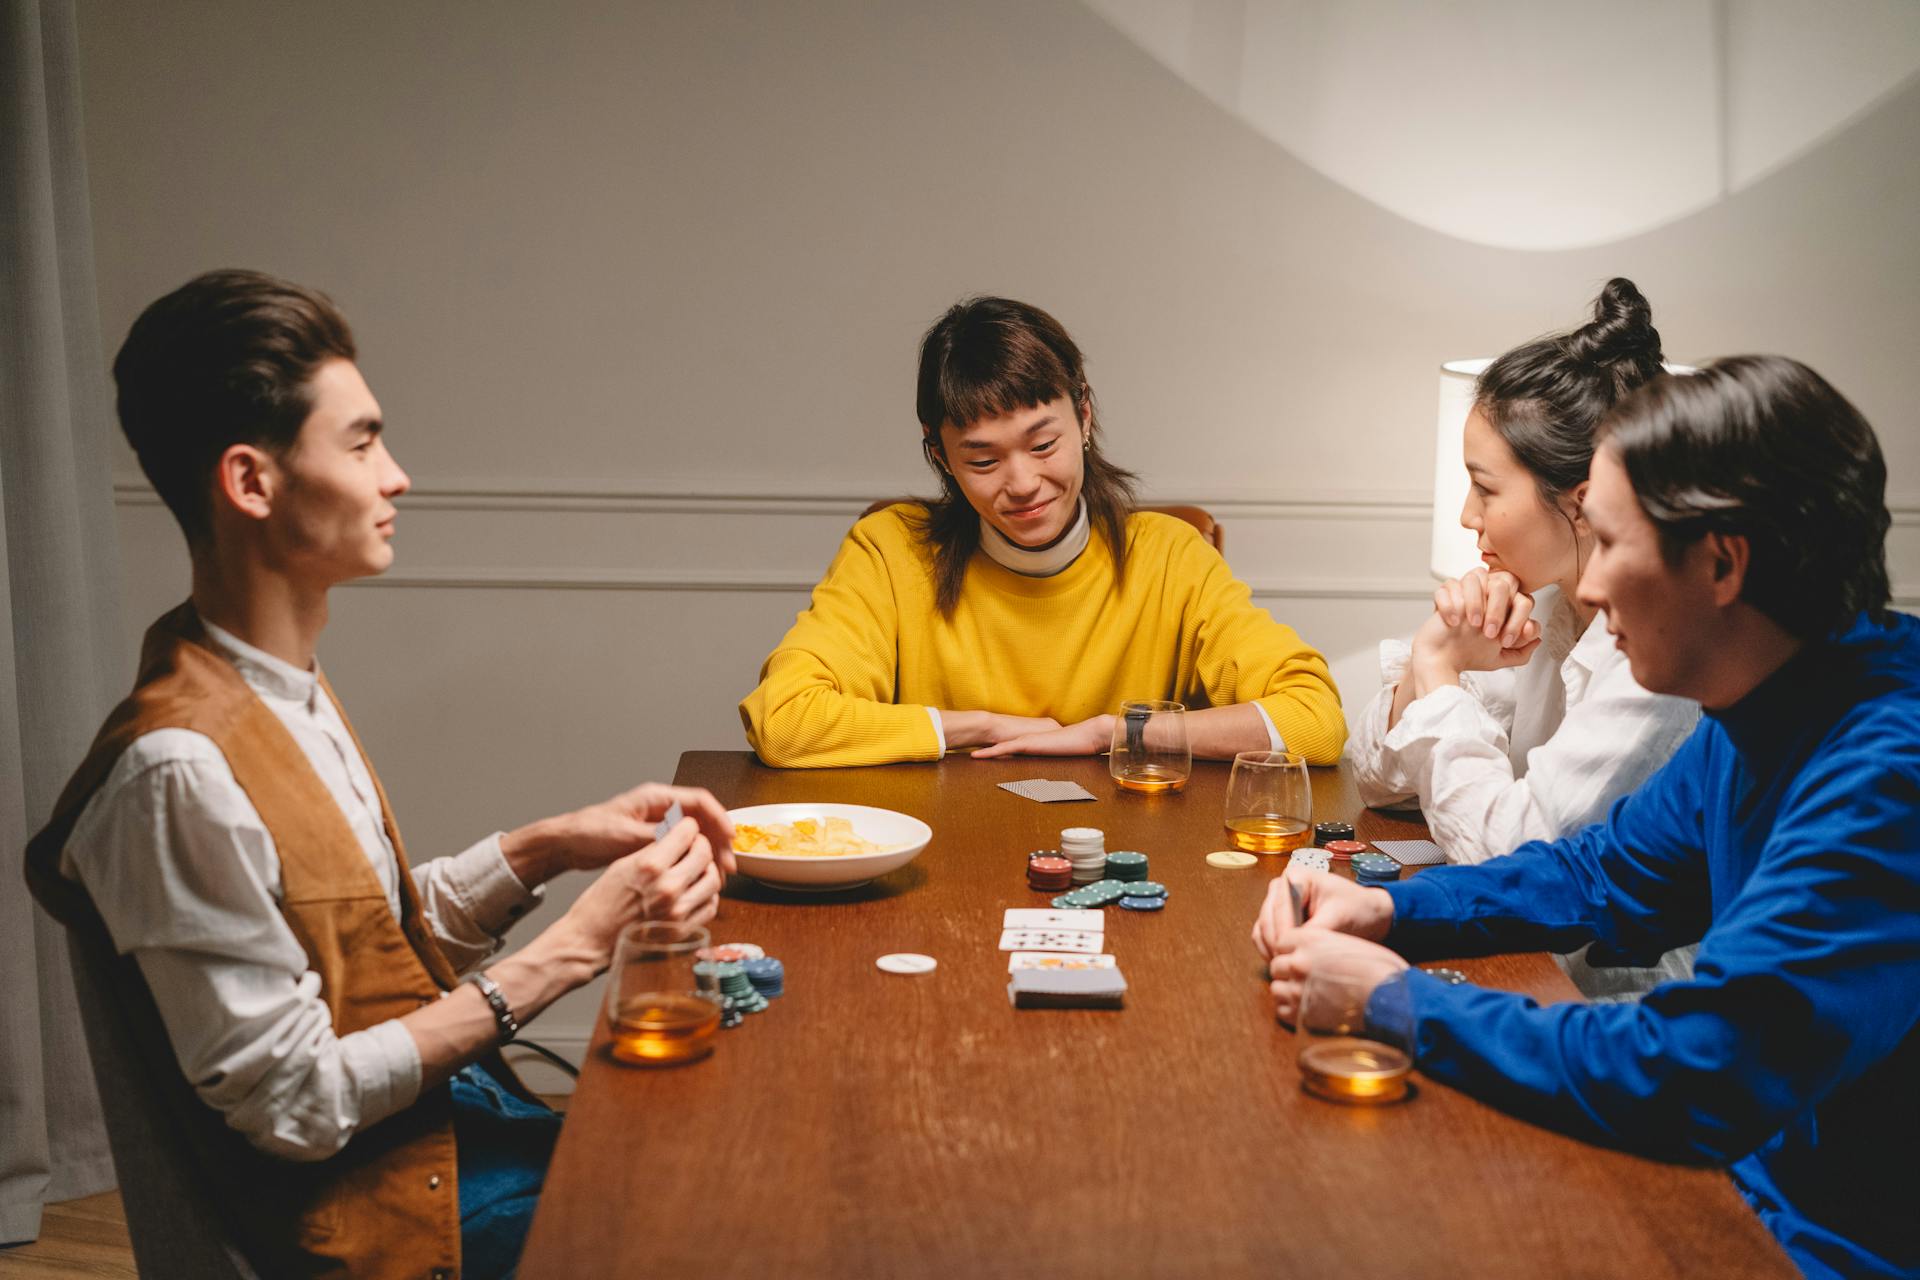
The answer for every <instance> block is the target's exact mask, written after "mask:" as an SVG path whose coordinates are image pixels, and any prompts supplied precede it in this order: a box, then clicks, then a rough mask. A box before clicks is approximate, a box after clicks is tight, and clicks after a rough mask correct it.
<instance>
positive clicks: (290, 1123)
mask: <svg viewBox="0 0 1920 1280" xmlns="http://www.w3.org/2000/svg"><path fill="white" fill-rule="evenodd" d="M483 843H484V842H483ZM495 852H496V854H497V852H498V849H497V844H496V847H495ZM447 861H452V860H451V859H448V860H447ZM63 862H64V869H65V871H66V873H67V874H69V875H71V876H72V877H73V878H75V879H77V880H78V881H79V882H80V883H81V884H82V885H83V886H84V887H85V888H86V890H87V893H88V895H89V896H90V897H91V899H92V900H93V903H94V906H95V908H96V909H97V910H98V911H99V913H100V915H101V918H102V919H103V920H104V922H105V923H106V926H107V930H108V933H109V934H110V936H111V937H112V939H113V943H114V947H115V949H116V950H117V951H118V952H120V953H121V954H123V955H131V956H133V957H135V959H136V960H137V962H138V963H139V965H140V969H141V972H142V973H143V974H144V975H145V976H146V979H147V982H148V985H149V986H150V987H151V988H152V992H153V997H154V1003H155V1004H156V1006H157V1007H158V1009H159V1012H160V1016H161V1020H162V1022H163V1023H164V1024H165V1026H166V1029H167V1035H168V1038H169V1040H170V1041H171V1042H172V1045H173V1050H174V1055H175V1057H176V1058H177V1059H178V1061H179V1064H180V1069H181V1071H182V1072H183V1073H184V1074H185V1076H186V1078H187V1080H188V1081H189V1082H190V1083H191V1084H192V1085H193V1087H194V1089H195V1090H196V1091H197V1092H198V1094H199V1096H200V1098H201V1099H202V1100H203V1101H204V1102H206V1104H207V1105H208V1106H211V1107H213V1108H215V1109H216V1110H218V1111H219V1112H221V1113H222V1115H224V1116H225V1117H226V1121H227V1123H228V1124H229V1125H231V1126H232V1127H233V1128H234V1129H236V1130H238V1131H239V1132H240V1133H241V1134H242V1135H244V1136H245V1137H246V1138H247V1140H248V1141H249V1142H251V1143H252V1144H253V1145H254V1146H256V1147H258V1148H260V1149H261V1150H263V1151H266V1152H268V1153H270V1154H272V1155H276V1156H279V1157H282V1158H284V1159H288V1160H320V1159H324V1158H326V1157H327V1156H330V1155H332V1154H333V1153H335V1152H337V1151H338V1150H340V1148H341V1147H343V1146H344V1145H345V1144H346V1142H347V1140H348V1139H349V1138H351V1137H352V1136H353V1135H354V1134H355V1133H356V1132H358V1131H359V1130H361V1129H363V1128H366V1127H367V1126H368V1125H371V1124H375V1123H377V1122H379V1121H380V1120H383V1119H385V1118H386V1117H388V1116H390V1115H392V1114H394V1113H395V1112H397V1111H400V1110H402V1109H403V1108H405V1107H407V1106H409V1105H411V1104H412V1103H413V1101H414V1100H415V1099H416V1098H417V1097H418V1095H419V1091H420V1056H419V1051H418V1050H417V1049H416V1048H415V1046H414V1043H413V1037H412V1036H411V1035H410V1034H409V1033H408V1031H407V1030H406V1028H405V1027H403V1026H401V1025H400V1024H399V1022H397V1021H390V1022H385V1023H381V1024H378V1025H376V1026H373V1027H370V1028H368V1029H366V1030H364V1031H357V1032H353V1033H351V1034H349V1035H345V1036H337V1035H335V1034H334V1031H333V1021H332V1016H331V1013H330V1012H329V1010H328V1008H327V1005H326V1002H325V1001H324V1000H322V999H321V998H320V976H319V975H318V974H317V973H314V972H313V971H311V970H310V969H309V968H308V966H307V956H306V952H305V951H304V950H303V949H302V948H301V946H300V943H299V941H298V939H296V938H295V937H294V935H293V931H292V930H291V929H290V928H289V927H288V926H287V923H286V920H285V918H284V917H283V916H282V915H281V913H280V910H279V907H278V905H277V902H276V895H277V893H278V888H279V883H280V872H279V857H278V854H277V852H276V851H275V848H274V843H273V837H272V836H271V835H270V834H269V833H268V831H267V829H266V826H265V824H264V823H263V822H262V821H261V820H260V816H259V813H258V811H257V810H255V809H254V807H253V805H252V802H251V801H249V800H248V799H247V796H246V793H245V792H244V791H242V790H241V788H240V786H239V784H238V783H237V782H236V781H235V780H234V777H233V772H232V770H231V769H230V768H229V767H228V766H227V762H226V759H225V758H224V757H223V756H222V755H221V754H220V750H219V748H218V747H216V746H215V745H214V744H213V742H212V741H211V740H209V739H207V738H206V737H204V736H202V735H200V734H197V733H192V732H189V731H187V730H182V729H163V730H159V731H157V732H155V733H150V734H146V735H144V736H142V737H141V738H139V739H138V740H136V741H135V742H134V744H133V745H132V746H130V747H129V748H128V749H127V751H126V752H125V753H124V754H123V755H122V756H121V759H120V761H119V763H118V764H117V765H116V766H115V768H114V770H113V772H112V773H111V775H110V776H109V777H108V779H107V782H106V784H105V785H104V786H102V788H101V790H100V791H99V793H97V794H96V795H95V797H94V799H93V801H92V802H91V803H90V804H89V805H88V806H87V808H86V810H85V811H84V812H83V813H82V814H81V817H80V820H79V822H78V823H77V824H76V825H75V827H74V831H73V835H72V836H71V837H70V838H69V840H68V841H67V846H66V849H65V851H64V853H63ZM523 892H524V891H523Z"/></svg>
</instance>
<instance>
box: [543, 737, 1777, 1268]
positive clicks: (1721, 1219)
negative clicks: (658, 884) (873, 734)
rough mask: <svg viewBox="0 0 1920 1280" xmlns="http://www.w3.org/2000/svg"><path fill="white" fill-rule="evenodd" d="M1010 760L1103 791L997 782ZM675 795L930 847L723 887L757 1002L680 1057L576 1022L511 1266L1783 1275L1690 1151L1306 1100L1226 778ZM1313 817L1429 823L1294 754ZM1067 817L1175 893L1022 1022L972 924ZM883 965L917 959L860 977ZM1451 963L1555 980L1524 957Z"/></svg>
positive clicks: (1511, 976)
mask: <svg viewBox="0 0 1920 1280" xmlns="http://www.w3.org/2000/svg"><path fill="white" fill-rule="evenodd" d="M1026 777H1049V778H1073V779H1077V780H1078V781H1080V782H1081V783H1083V784H1084V785H1085V786H1087V788H1088V789H1089V790H1091V791H1093V792H1094V794H1095V795H1097V796H1098V797H1099V799H1098V800H1097V801H1096V802H1094V803H1085V802H1080V803H1074V804H1049V805H1042V804H1036V803H1034V802H1032V801H1029V800H1024V799H1021V798H1019V797H1017V796H1014V795H1012V794H1010V793H1008V792H1005V791H1002V790H1000V789H999V788H997V787H996V786H994V783H996V782H1001V781H1009V780H1012V779H1016V778H1026ZM677 781H679V782H681V783H684V784H689V785H697V786H704V787H708V788H710V789H712V790H713V792H714V793H715V794H717V795H718V796H719V797H720V798H721V800H722V801H723V802H725V803H726V804H728V805H729V806H739V805H747V804H759V803H768V802H778V801H810V800H811V801H823V802H824V801H842V802H851V803H860V804H872V805H879V806H882V807H884V808H889V809H897V810H900V811H901V812H904V813H910V814H913V815H915V816H916V817H919V818H921V819H923V820H925V821H926V822H927V823H929V824H930V825H931V826H932V827H933V831H934V838H933V843H932V845H931V846H930V847H929V848H928V849H927V850H926V852H925V853H923V854H921V855H920V857H919V858H917V859H916V860H915V861H914V862H912V863H911V864H909V865H908V866H906V867H904V868H902V869H901V870H900V871H897V872H895V873H894V874H892V875H890V876H888V877H886V878H885V879H883V880H881V881H877V882H875V883H874V884H873V885H871V886H869V887H867V888H866V889H860V890H852V891H848V892H844V893H836V894H832V895H827V896H825V897H811V896H797V895H788V894H781V893H775V892H773V891H770V890H767V889H765V888H762V887H760V886H758V885H755V884H753V883H751V882H746V881H740V880H737V879H736V881H735V882H734V885H733V886H732V887H731V888H730V889H729V896H728V899H727V901H726V903H725V905H724V906H723V907H722V909H721V915H720V919H719V921H718V922H716V924H715V926H714V937H715V941H751V942H758V943H760V944H761V945H763V946H765V947H766V948H767V951H768V953H769V954H771V955H776V956H779V957H780V958H781V959H782V960H784V961H785V963H786V970H787V993H786V994H785V995H784V996H782V997H780V998H779V999H776V1000H775V1001H774V1002H773V1004H772V1007H771V1008H770V1009H768V1010H767V1012H765V1013H762V1014H758V1015H754V1016H751V1017H749V1018H748V1019H747V1021H746V1023H745V1025H743V1026H741V1027H739V1028H737V1029H734V1030H731V1031H723V1032H721V1035H720V1042H719V1048H718V1050H717V1051H716V1052H715V1054H714V1056H713V1057H712V1058H710V1059H708V1060H706V1061H705V1062H702V1063H698V1064H695V1065H692V1066H687V1067H680V1068H673V1069H666V1070H644V1069H635V1068H626V1067H621V1066H619V1065H617V1064H615V1063H613V1062H612V1061H611V1059H609V1058H608V1057H607V1056H606V1054H605V1039H606V1029H605V1027H604V1025H603V1026H602V1027H601V1028H600V1032H599V1035H598V1038H597V1039H596V1042H595V1045H594V1048H593V1050H592V1051H591V1053H590V1055H589V1060H588V1062H587V1064H586V1067H585V1069H584V1070H583V1071H582V1073H581V1079H580V1084H579V1088H578V1091H577V1092H576V1093H575V1094H574V1097H573V1102H572V1105H571V1108H570V1110H569V1112H568V1115H567V1123H566V1128H565V1131H564V1133H563V1135H562V1137H561V1140H560V1146H559V1150H558V1152H557V1154H556V1155H555V1158H554V1162H553V1168H552V1171H551V1173H550V1175H549V1177H548V1181H547V1186H546V1191H545V1193H544V1194H543V1195H542V1197H541V1203H540V1211H539V1215H538V1216H537V1218H536V1219H535V1221H534V1225H533V1234H532V1237H531V1239H530V1240H529V1242H528V1246H527V1251H526V1255H525V1258H524V1260H523V1262H522V1266H521V1272H520V1273H521V1274H522V1275H523V1276H528V1277H536V1276H538V1277H545V1276H570V1277H572V1276H588V1277H590V1276H612V1275H658V1276H707V1275H714V1276H740V1277H748V1278H751V1280H769V1278H772V1277H789V1276H833V1277H848V1276H978V1275H991V1276H1036V1277H1040V1276H1047V1277H1051V1276H1099V1277H1103V1278H1105V1277H1117V1276H1169V1275H1254V1274H1258V1275H1264V1276H1287V1275H1300V1276H1334V1275H1343V1276H1346V1275H1352V1276H1421V1277H1442V1276H1474V1277H1481V1276H1526V1277H1538V1276H1581V1275H1591V1276H1603V1275H1604V1276H1632V1277H1635V1280H1652V1278H1653V1277H1659V1276H1676V1277H1677V1276H1698V1275H1705V1274H1712V1275H1716V1276H1724V1275H1791V1274H1793V1272H1792V1268H1791V1267H1790V1265H1789V1264H1788V1263H1787V1260H1786V1258H1785V1255H1784V1254H1782V1253H1781V1252H1780V1250H1779V1249H1778V1248H1777V1247H1776V1246H1775V1245H1774V1243H1773V1241H1772V1239H1771V1238H1770V1237H1769V1236H1768V1235H1767V1234H1766V1232H1765V1231H1764V1230H1763V1229H1762V1228H1761V1226H1760V1224H1759V1221H1758V1220H1757V1219H1756V1218H1755V1217H1754V1216H1753V1214H1752V1213H1751V1212H1750V1211H1749V1210H1748V1209H1747V1207H1746V1205H1745V1204H1744V1203H1743V1202H1742V1201H1741V1200H1740V1198H1739V1197H1738V1196H1737V1195H1736V1193H1735V1192H1734V1190H1733V1188H1732V1186H1731V1184H1730V1183H1729V1182H1728V1180H1727V1178H1726V1177H1725V1175H1724V1174H1722V1173H1720V1172H1717V1171H1714V1170H1709V1169H1698V1168H1682V1167H1678V1166H1672V1165H1663V1164H1658V1163H1655V1162H1652V1161H1649V1160H1643V1159H1640V1158H1638V1157H1635V1156H1629V1155H1623V1154H1621V1153H1619V1152H1613V1151H1605V1150H1600V1149H1597V1148H1594V1147H1589V1146H1586V1145H1584V1144H1582V1143H1579V1142H1575V1141H1573V1140H1571V1139H1568V1138H1563V1137H1560V1136H1558V1135H1556V1134H1552V1133H1548V1132H1546V1131H1544V1130H1541V1129H1537V1128H1534V1127H1532V1126H1529V1125H1527V1124H1524V1123H1521V1122H1520V1121H1517V1120H1514V1119H1511V1118H1509V1117H1507V1116H1505V1115H1503V1114H1501V1113H1499V1112H1496V1111H1494V1110H1492V1109H1490V1108H1488V1107H1486V1106H1483V1105H1482V1104H1480V1103H1478V1102H1476V1101H1474V1100H1472V1099H1470V1098H1468V1097H1466V1096H1464V1095H1462V1094H1460V1093H1457V1092H1455V1091H1454V1090H1452V1089H1449V1088H1446V1087H1443V1086H1440V1085H1435V1084H1431V1083H1424V1082H1422V1083H1419V1084H1418V1085H1417V1086H1416V1088H1417V1093H1416V1096H1415V1097H1413V1098H1412V1099H1411V1100H1409V1101H1407V1102H1405V1103H1402V1104H1399V1105H1395V1106H1391V1107H1385V1108H1377V1109H1367V1108H1359V1107H1345V1106H1340V1105H1336V1104H1332V1103H1327V1102H1323V1101H1320V1100H1318V1099H1315V1098H1313V1097H1310V1096H1308V1095H1306V1094H1304V1093H1302V1092H1301V1089H1300V1083H1299V1075H1298V1072H1297V1070H1296V1068H1295V1064H1294V1044H1293V1037H1292V1035H1291V1034H1290V1033H1289V1032H1288V1031H1287V1030H1286V1029H1285V1028H1283V1027H1281V1026H1280V1025H1278V1024H1277V1023H1276V1022H1275V1020H1274V1017H1273V1009H1272V1005H1271V1003H1270V1001H1269V998H1268V995H1267V991H1266V984H1265V981H1264V975H1263V970H1262V968H1261V964H1260V960H1259V957H1258V956H1257V954H1256V953H1255V952H1254V950H1253V946H1252V944H1251V942H1250V941H1249V939H1248V931H1249V929H1250V927H1251V925H1252V921H1253V917H1254V913H1255V910H1256V908H1257V907H1258V905H1259V903H1260V900H1261V898H1262V895H1263V894H1264V892H1265V889H1266V884H1267V881H1268V878H1269V876H1270V874H1272V872H1273V871H1275V870H1277V869H1278V867H1279V865H1281V861H1282V860H1280V859H1274V860H1271V862H1268V863H1265V864H1263V865H1262V866H1261V867H1258V868H1255V869H1252V870H1247V871H1227V870H1219V869H1216V868H1213V867H1210V866H1208V865H1207V864H1206V863H1205V862H1204V861H1203V858H1202V855H1204V854H1205V853H1207V852H1208V851H1210V850H1213V849H1217V848H1220V847H1221V846H1222V836H1223V834H1224V833H1223V831H1222V829H1221V825H1220V818H1221V802H1222V799H1223V796H1224V793H1225V787H1226V768H1225V766H1223V765H1213V764H1203V765H1199V766H1197V767H1196V770H1195V774H1194V777H1193V780H1192V781H1191V783H1189V785H1188V787H1187V789H1186V790H1185V791H1184V792H1182V793H1180V794H1177V795H1171V796H1157V797H1141V796H1135V795H1131V794H1127V793H1121V792H1118V791H1117V790H1116V789H1115V788H1114V786H1113V784H1112V783H1111V782H1110V781H1109V780H1108V779H1107V777H1106V774H1105V767H1104V763H1103V762H1102V761H1099V760H1068V761H1053V760H1031V759H1028V760H1008V761H990V762H989V761H973V760H969V759H966V758H957V759H952V760H949V761H947V762H945V763H942V764H939V765H900V766H893V767H889V768H880V769H846V770H821V771H781V770H772V769H766V768H762V767H761V766H760V765H759V764H757V763H756V762H755V761H754V760H753V758H752V757H751V756H750V755H748V754H746V753H744V752H713V751H696V752H689V753H687V754H686V755H685V756H683V757H682V758H681V763H680V771H679V775H678V778H677ZM1314 805H1315V814H1316V816H1317V817H1319V818H1321V819H1329V818H1348V819H1352V820H1354V821H1355V823H1356V825H1357V826H1358V828H1359V833H1360V835H1361V836H1362V837H1363V838H1376V837H1377V838H1393V837H1401V836H1419V835H1423V834H1424V829H1423V828H1421V827H1419V826H1417V825H1415V824H1411V823H1406V822H1398V821H1395V820H1393V819H1390V818H1388V817H1386V816H1385V815H1383V814H1378V813H1374V812H1370V811H1366V810H1363V809H1362V808H1361V807H1360V805H1359V803H1358V800H1357V798H1356V797H1355V795H1354V793H1353V790H1352V786H1351V783H1350V781H1349V780H1348V779H1346V778H1345V777H1343V776H1342V775H1341V774H1340V773H1339V772H1338V771H1337V770H1332V769H1326V770H1316V771H1315V779H1314ZM1083 825H1084V826H1094V827H1099V828H1102V829H1103V830H1104V831H1105V832H1106V833H1107V847H1108V848H1109V849H1140V850H1143V851H1145V852H1146V853H1147V854H1148V855H1149V856H1150V857H1151V859H1152V863H1151V870H1152V874H1153V876H1154V878H1155V879H1157V880H1160V881H1161V882H1163V883H1164V884H1166V885H1167V887H1168V890H1169V894H1170V897H1169V904H1168V906H1167V908H1166V909H1165V910H1164V911H1160V912H1154V913H1138V914H1136V913H1133V912H1127V911H1122V910H1119V909H1117V908H1115V909H1110V910H1109V912H1108V917H1109V919H1108V923H1107V949H1108V950H1109V951H1111V952H1112V953H1113V954H1114V955H1115V956H1117V957H1118V959H1119V962H1120V967H1121V970H1122V972H1124V973H1125V974H1126V977H1127V980H1128V982H1129V984H1130V986H1129V991H1128V994H1127V1007H1126V1008H1125V1009H1124V1010H1119V1011H1101V1010H1078V1009H1076V1010H1016V1009H1014V1008H1012V1007H1011V1006H1010V1005H1009V1003H1008V1000H1007V996H1006V985H1007V957H1006V953H1004V952H1001V951H998V950H996V945H997V943H998V941H999V934H1000V924H1001V912H1002V911H1003V910H1004V909H1005V908H1007V907H1012V906H1045V905H1047V903H1046V899H1045V897H1044V896H1042V895H1039V894H1035V893H1033V892H1031V891H1030V890H1028V888H1027V887H1026V881H1025V871H1024V867H1025V859H1026V854H1027V852H1028V851H1029V850H1031V849H1036V848H1050V847H1054V846H1056V845H1057V843H1058V836H1059V832H1060V829H1061V828H1062V827H1067V826H1083ZM892 951H918V952H924V953H926V954H928V955H931V956H934V957H936V958H938V960H939V962H940V967H939V969H938V971H937V972H935V973H932V974H929V975H924V976H919V977H900V976H894V975H890V974H885V973H881V972H879V971H877V970H876V969H875V968H874V965H873V962H874V959H875V958H876V957H877V956H880V955H882V954H884V953H887V952H892ZM1458 967H1459V968H1462V969H1464V970H1466V971H1467V972H1468V973H1469V974H1470V975H1472V977H1473V978H1474V980H1476V981H1478V982H1482V983H1485V984H1487V985H1490V986H1497V987H1504V988H1507V989H1510V990H1515V991H1524V992H1526V993H1527V994H1529V995H1531V996H1533V997H1535V998H1536V999H1539V1000H1542V1001H1557V1000H1565V999H1573V998H1577V997H1576V995H1575V992H1574V990H1573V988H1572V986H1571V985H1570V984H1569V983H1568V982H1567V981H1566V979H1565V978H1564V977H1563V976H1562V975H1561V973H1560V971H1559V970H1558V969H1557V968H1556V967H1555V966H1554V965H1553V964H1552V962H1551V961H1550V960H1549V959H1548V958H1547V957H1544V956H1539V955H1529V956H1506V957H1499V958H1495V959H1488V960H1477V961H1466V962H1461V963H1460V964H1459V965H1458ZM1416 1079H1418V1077H1417V1075H1416Z"/></svg>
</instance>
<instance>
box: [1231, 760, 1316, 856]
mask: <svg viewBox="0 0 1920 1280" xmlns="http://www.w3.org/2000/svg"><path fill="white" fill-rule="evenodd" d="M1226 824H1227V835H1228V837H1229V838H1231V839H1232V841H1233V846H1234V848H1236V849H1245V850H1246V851H1247V852H1248V853H1292V852H1293V851H1294V850H1295V849H1298V848H1300V847H1301V846H1302V845H1304V844H1306V843H1307V841H1308V840H1309V838H1310V837H1311V836H1312V835H1313V783H1312V781H1311V780H1310V779H1309V778H1308V777H1307V762H1306V758H1305V757H1303V756H1297V755H1294V754H1293V753H1292V752H1290V751H1242V752H1241V753H1240V754H1239V755H1237V756H1235V757H1234V758H1233V772H1232V773H1230V774H1228V775H1227V809H1226Z"/></svg>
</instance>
